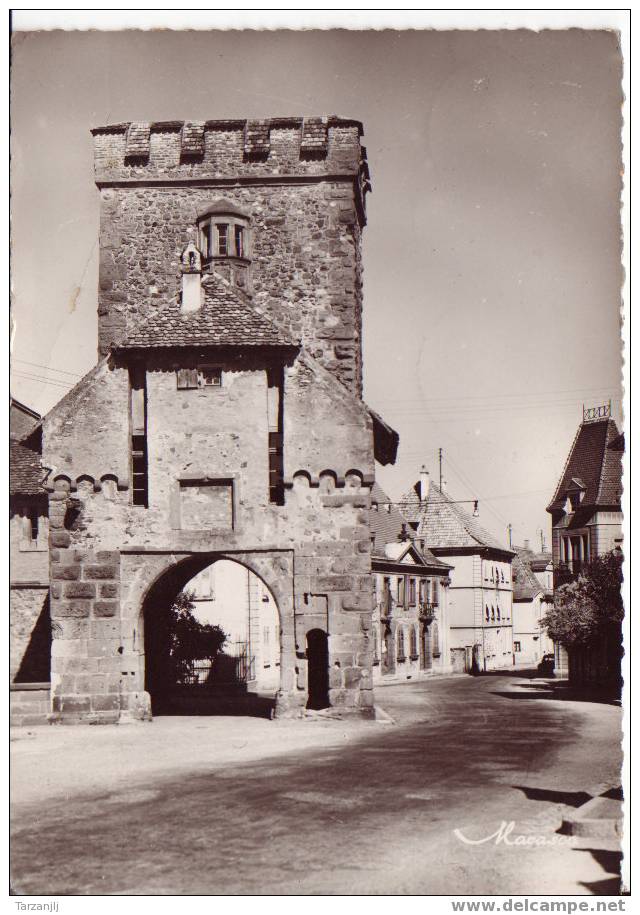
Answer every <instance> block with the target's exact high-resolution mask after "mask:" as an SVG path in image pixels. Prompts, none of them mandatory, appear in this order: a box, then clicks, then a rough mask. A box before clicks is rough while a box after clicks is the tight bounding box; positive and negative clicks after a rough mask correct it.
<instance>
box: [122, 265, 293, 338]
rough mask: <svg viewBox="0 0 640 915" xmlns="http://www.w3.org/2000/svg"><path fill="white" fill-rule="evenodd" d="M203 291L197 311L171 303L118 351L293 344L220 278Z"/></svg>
mask: <svg viewBox="0 0 640 915" xmlns="http://www.w3.org/2000/svg"><path fill="white" fill-rule="evenodd" d="M203 289H204V291H205V292H204V303H203V305H202V307H201V308H199V309H198V310H197V311H191V312H187V313H186V314H182V312H181V310H180V305H179V304H178V303H177V302H175V301H174V302H171V303H170V304H168V305H165V306H164V307H159V308H158V310H157V311H156V312H155V313H153V314H151V315H149V316H148V317H147V318H146V319H145V320H143V321H142V322H141V323H140V324H139V326H138V327H136V328H134V329H133V330H132V331H130V333H129V334H128V335H127V336H126V338H125V340H124V341H123V342H122V343H121V344H120V345H119V348H121V349H148V348H154V347H169V346H295V345H296V344H297V341H295V340H294V339H293V338H292V337H290V336H289V335H288V334H286V333H285V332H284V331H283V330H281V329H280V328H279V327H277V325H276V324H274V322H273V321H272V320H271V319H270V318H268V317H267V316H266V315H263V314H260V313H259V312H258V311H256V309H255V308H254V307H253V306H252V305H251V304H249V302H248V300H245V298H244V297H243V296H242V294H241V293H239V292H236V291H235V289H233V287H232V286H230V285H229V284H228V283H226V281H225V280H223V279H222V278H218V277H216V278H215V279H214V280H213V281H209V282H203Z"/></svg>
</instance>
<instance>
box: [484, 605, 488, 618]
mask: <svg viewBox="0 0 640 915" xmlns="http://www.w3.org/2000/svg"><path fill="white" fill-rule="evenodd" d="M484 618H485V620H486V621H487V623H488V622H489V604H485V605H484Z"/></svg>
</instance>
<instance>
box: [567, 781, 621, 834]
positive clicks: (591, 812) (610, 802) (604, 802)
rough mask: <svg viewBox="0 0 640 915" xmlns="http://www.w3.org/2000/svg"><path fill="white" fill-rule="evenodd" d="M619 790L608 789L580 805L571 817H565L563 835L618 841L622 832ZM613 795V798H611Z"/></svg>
mask: <svg viewBox="0 0 640 915" xmlns="http://www.w3.org/2000/svg"><path fill="white" fill-rule="evenodd" d="M619 790H620V789H619V788H617V789H615V788H614V789H610V790H609V791H606V792H603V793H602V794H600V795H598V796H597V797H592V798H591V800H589V801H587V802H586V803H584V804H582V806H581V807H579V808H578V809H577V811H576V812H575V813H574V814H572V815H565V817H564V819H563V821H562V827H561V830H560V831H561V832H562V833H563V834H564V835H571V836H581V837H582V838H589V839H619V838H621V837H622V832H623V819H622V799H621V798H620V797H618V796H617V795H618V792H619ZM612 795H613V796H612Z"/></svg>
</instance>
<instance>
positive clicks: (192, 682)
mask: <svg viewBox="0 0 640 915" xmlns="http://www.w3.org/2000/svg"><path fill="white" fill-rule="evenodd" d="M142 618H143V626H144V650H145V689H146V690H147V692H148V693H149V694H150V696H151V708H152V713H153V714H154V715H156V716H157V715H258V716H261V717H262V716H264V717H270V716H271V713H272V711H273V709H274V707H275V697H276V693H277V691H278V689H279V687H280V641H281V640H280V617H279V612H278V606H277V604H276V601H275V598H274V597H273V594H272V593H271V591H270V589H269V588H268V587H267V585H266V584H265V583H264V582H263V580H262V579H261V578H260V577H259V576H258V575H256V574H255V572H253V571H252V570H251V569H249V568H248V567H247V566H245V565H243V564H242V563H240V562H236V561H232V560H229V559H226V558H218V559H214V560H213V561H211V558H209V561H208V563H206V564H205V563H204V561H203V559H202V558H200V560H199V562H198V561H197V560H196V559H191V560H186V561H185V562H184V563H181V564H180V565H179V566H176V567H175V568H173V569H171V570H169V571H168V572H166V573H165V574H164V575H163V576H161V578H160V579H159V580H158V581H156V582H155V584H154V585H153V586H152V588H151V589H150V590H149V592H148V594H147V597H146V598H145V601H144V604H143V609H142Z"/></svg>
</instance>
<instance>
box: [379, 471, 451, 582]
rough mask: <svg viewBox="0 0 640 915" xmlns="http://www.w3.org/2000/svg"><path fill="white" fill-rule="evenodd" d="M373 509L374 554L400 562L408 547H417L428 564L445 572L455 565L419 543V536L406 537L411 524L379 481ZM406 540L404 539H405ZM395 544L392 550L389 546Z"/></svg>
mask: <svg viewBox="0 0 640 915" xmlns="http://www.w3.org/2000/svg"><path fill="white" fill-rule="evenodd" d="M371 503H372V506H374V507H372V509H371V511H370V512H369V527H370V530H371V533H372V534H373V537H374V541H373V551H372V552H373V557H374V558H377V559H391V560H392V561H394V562H400V561H401V560H402V559H403V558H404V555H405V554H406V552H407V550H408V549H410V548H413V549H414V550H415V552H416V553H417V555H418V556H419V557H420V559H421V560H422V561H423V563H424V564H425V565H428V566H430V567H431V566H432V567H433V568H439V569H442V571H443V573H444V572H445V571H447V570H448V569H450V568H451V566H449V565H447V564H446V563H444V562H441V561H440V560H439V559H436V557H435V556H434V555H433V553H432V552H431V551H430V550H429V549H427V548H426V547H424V548H423V547H419V546H418V545H417V544H416V543H415V540H412V541H411V542H408V541H407V540H406V536H407V529H408V527H409V525H408V523H407V520H406V518H405V517H404V515H403V514H402V513H401V512H400V511H399V510H398V508H397V507H396V506H395V505H393V504H392V503H391V500H390V499H389V496H388V495H387V494H386V493H385V491H384V490H383V489H382V487H381V486H380V485H379V484H378V483H374V484H373V488H372V490H371ZM403 540H404V543H403V542H402V541H403ZM391 545H392V546H393V547H394V548H393V549H391V550H389V549H388V547H389V546H391Z"/></svg>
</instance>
